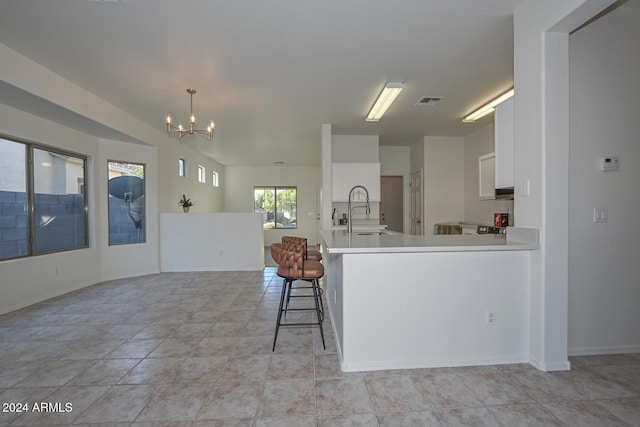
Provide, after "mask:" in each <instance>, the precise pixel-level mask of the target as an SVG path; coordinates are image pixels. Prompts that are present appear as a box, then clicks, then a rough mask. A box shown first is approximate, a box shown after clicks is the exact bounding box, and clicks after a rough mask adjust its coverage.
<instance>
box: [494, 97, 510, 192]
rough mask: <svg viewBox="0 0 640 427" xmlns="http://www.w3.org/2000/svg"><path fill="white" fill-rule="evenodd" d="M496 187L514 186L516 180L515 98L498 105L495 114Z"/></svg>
mask: <svg viewBox="0 0 640 427" xmlns="http://www.w3.org/2000/svg"><path fill="white" fill-rule="evenodd" d="M494 130H495V153H496V158H495V162H496V173H495V174H496V177H495V180H496V182H495V186H496V188H508V187H513V182H514V168H513V163H514V157H513V146H514V124H513V98H509V99H507V100H506V101H504V102H502V103H500V104H498V105H497V106H496V112H495V115H494Z"/></svg>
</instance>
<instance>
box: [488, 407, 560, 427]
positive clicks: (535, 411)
mask: <svg viewBox="0 0 640 427" xmlns="http://www.w3.org/2000/svg"><path fill="white" fill-rule="evenodd" d="M488 409H489V411H490V412H491V414H492V415H493V417H494V418H495V419H496V420H498V421H499V422H500V423H501V425H503V426H509V427H518V426H523V427H525V426H531V427H543V426H544V427H562V426H564V425H565V424H564V423H563V422H562V421H560V419H558V418H557V417H556V416H555V415H553V414H552V413H551V411H549V410H548V409H546V408H545V407H543V406H542V405H540V404H538V403H517V404H511V405H496V406H489V407H488Z"/></svg>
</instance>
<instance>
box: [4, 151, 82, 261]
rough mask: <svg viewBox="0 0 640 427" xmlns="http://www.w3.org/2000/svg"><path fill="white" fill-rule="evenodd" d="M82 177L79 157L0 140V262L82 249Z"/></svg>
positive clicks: (80, 157)
mask: <svg viewBox="0 0 640 427" xmlns="http://www.w3.org/2000/svg"><path fill="white" fill-rule="evenodd" d="M28 176H32V177H33V185H32V186H31V188H33V190H31V189H30V187H29V186H27V185H26V183H27V177H28ZM85 176H86V157H84V156H82V155H77V154H73V153H68V152H63V151H57V150H53V149H49V148H44V147H42V146H39V145H38V144H34V143H26V142H25V143H23V142H19V141H11V140H7V139H0V260H3V259H10V258H19V257H24V256H30V255H39V254H44V253H49V252H58V251H64V250H71V249H78V248H84V247H87V246H88V237H87V224H88V223H87V215H88V209H87V195H86V191H85V186H84V182H85ZM31 205H32V206H33V209H32V208H31ZM30 212H33V214H31V215H30V214H29V213H30Z"/></svg>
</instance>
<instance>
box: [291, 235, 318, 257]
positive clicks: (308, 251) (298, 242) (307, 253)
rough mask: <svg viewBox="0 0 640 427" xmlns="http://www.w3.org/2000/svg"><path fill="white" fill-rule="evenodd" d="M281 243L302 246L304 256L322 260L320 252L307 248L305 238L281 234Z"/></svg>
mask: <svg viewBox="0 0 640 427" xmlns="http://www.w3.org/2000/svg"><path fill="white" fill-rule="evenodd" d="M281 241H282V243H293V244H294V245H303V246H304V256H305V258H306V259H308V260H313V261H322V253H321V252H320V251H316V250H313V249H308V248H307V238H306V237H297V236H282V240H281Z"/></svg>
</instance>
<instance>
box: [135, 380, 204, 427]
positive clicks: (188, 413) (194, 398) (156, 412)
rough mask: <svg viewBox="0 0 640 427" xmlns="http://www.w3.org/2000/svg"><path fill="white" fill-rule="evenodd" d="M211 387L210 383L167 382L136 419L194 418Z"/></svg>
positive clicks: (167, 419) (184, 419) (181, 419)
mask: <svg viewBox="0 0 640 427" xmlns="http://www.w3.org/2000/svg"><path fill="white" fill-rule="evenodd" d="M209 388H210V385H209V384H187V383H171V384H165V385H163V386H162V388H160V390H158V392H157V393H156V394H155V395H154V396H153V397H152V398H151V400H150V401H149V403H147V405H146V406H145V408H144V410H143V411H142V413H141V414H140V415H139V416H138V417H137V418H136V421H190V420H193V419H195V417H196V415H197V414H198V411H199V410H200V407H201V406H202V402H203V401H204V398H205V396H206V395H207V392H208V391H209Z"/></svg>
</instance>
